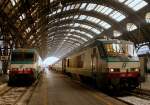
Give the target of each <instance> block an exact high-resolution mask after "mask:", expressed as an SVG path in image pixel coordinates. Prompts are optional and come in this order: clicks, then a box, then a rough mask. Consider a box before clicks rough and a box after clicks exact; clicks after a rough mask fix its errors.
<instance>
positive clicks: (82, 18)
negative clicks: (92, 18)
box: [79, 15, 87, 20]
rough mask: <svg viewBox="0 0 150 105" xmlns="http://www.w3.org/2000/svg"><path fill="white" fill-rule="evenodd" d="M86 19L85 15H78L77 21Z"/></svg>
mask: <svg viewBox="0 0 150 105" xmlns="http://www.w3.org/2000/svg"><path fill="white" fill-rule="evenodd" d="M86 18H87V16H86V15H80V17H79V20H84V19H86Z"/></svg>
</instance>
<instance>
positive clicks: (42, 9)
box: [0, 0, 150, 58]
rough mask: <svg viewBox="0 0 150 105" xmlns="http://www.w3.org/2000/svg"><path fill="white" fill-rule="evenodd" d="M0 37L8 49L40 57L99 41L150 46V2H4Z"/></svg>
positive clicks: (0, 11)
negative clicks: (30, 50) (29, 51)
mask: <svg viewBox="0 0 150 105" xmlns="http://www.w3.org/2000/svg"><path fill="white" fill-rule="evenodd" d="M0 33H1V34H0V35H1V39H5V41H6V42H7V43H8V46H7V48H10V49H13V48H18V47H26V48H36V49H37V50H38V51H39V52H40V54H41V56H42V57H47V56H55V57H59V58H62V57H64V56H66V55H67V54H69V53H71V52H73V51H74V50H75V49H77V48H80V47H81V46H83V45H85V44H86V43H89V42H90V41H92V40H95V39H97V38H117V39H124V40H130V41H132V42H134V43H135V46H136V47H142V46H143V45H145V43H146V45H147V46H149V47H150V36H149V33H150V0H0ZM2 41H3V40H2ZM4 47H5V44H4V43H1V48H4Z"/></svg>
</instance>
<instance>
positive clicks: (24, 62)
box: [9, 50, 35, 83]
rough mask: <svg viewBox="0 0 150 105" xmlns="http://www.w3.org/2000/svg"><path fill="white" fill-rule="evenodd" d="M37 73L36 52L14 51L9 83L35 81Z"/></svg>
mask: <svg viewBox="0 0 150 105" xmlns="http://www.w3.org/2000/svg"><path fill="white" fill-rule="evenodd" d="M34 73H35V64H34V52H33V51H29V50H28V51H25V50H14V51H13V52H12V56H11V64H10V68H9V83H12V82H15V81H24V80H28V81H31V82H32V81H33V80H34Z"/></svg>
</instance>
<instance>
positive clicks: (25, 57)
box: [11, 52, 34, 61]
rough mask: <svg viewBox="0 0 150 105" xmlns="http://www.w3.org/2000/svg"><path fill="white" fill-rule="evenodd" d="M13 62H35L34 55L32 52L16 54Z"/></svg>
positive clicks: (13, 54) (13, 55)
mask: <svg viewBox="0 0 150 105" xmlns="http://www.w3.org/2000/svg"><path fill="white" fill-rule="evenodd" d="M11 58H12V59H11V60H12V61H34V54H33V53H30V52H27V53H26V52H15V53H12V56H11Z"/></svg>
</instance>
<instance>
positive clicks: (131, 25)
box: [127, 23, 137, 31]
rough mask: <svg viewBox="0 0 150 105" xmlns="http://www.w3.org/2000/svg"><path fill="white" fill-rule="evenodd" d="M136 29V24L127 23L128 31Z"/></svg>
mask: <svg viewBox="0 0 150 105" xmlns="http://www.w3.org/2000/svg"><path fill="white" fill-rule="evenodd" d="M136 29H137V26H136V25H135V24H133V23H128V24H127V30H128V31H133V30H136Z"/></svg>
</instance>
